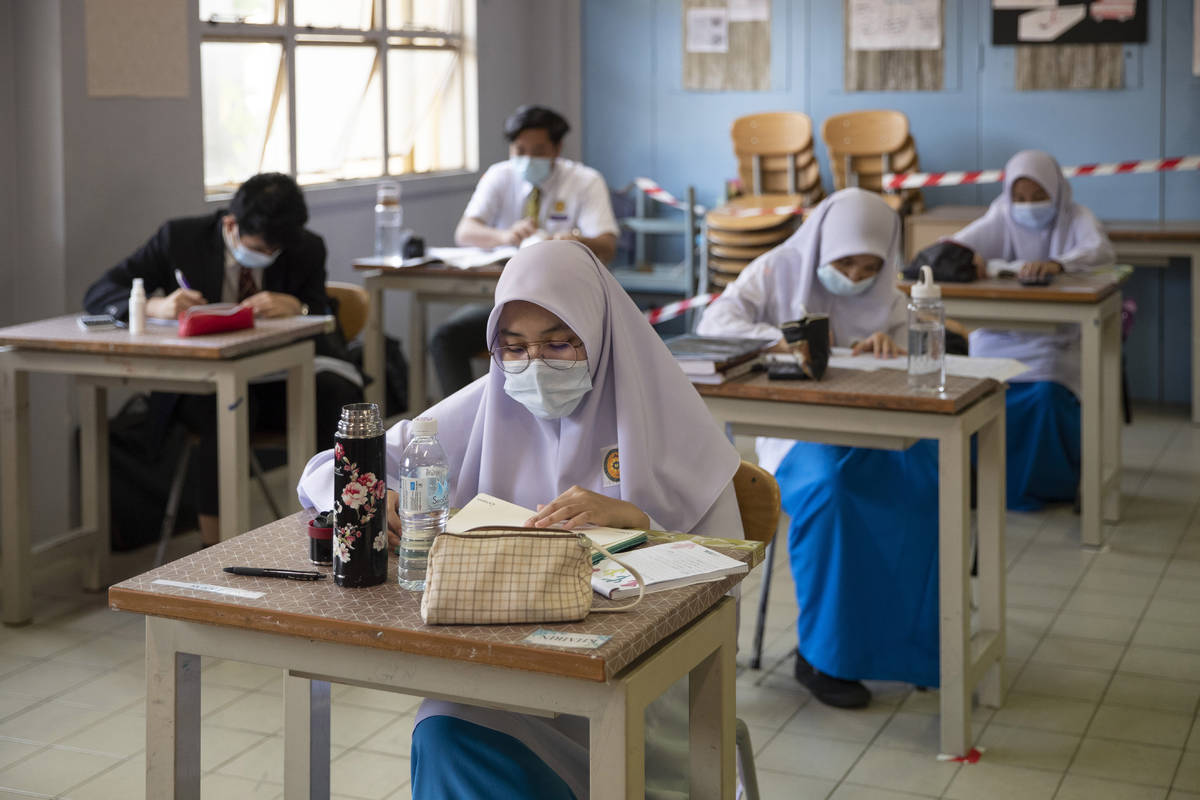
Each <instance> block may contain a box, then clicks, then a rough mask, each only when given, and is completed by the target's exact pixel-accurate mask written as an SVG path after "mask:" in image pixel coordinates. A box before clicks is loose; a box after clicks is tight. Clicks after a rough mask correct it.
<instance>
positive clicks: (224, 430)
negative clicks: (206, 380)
mask: <svg viewBox="0 0 1200 800" xmlns="http://www.w3.org/2000/svg"><path fill="white" fill-rule="evenodd" d="M289 383H290V381H289ZM246 390H247V387H246V379H245V378H244V377H242V376H241V375H238V374H236V373H234V372H232V371H221V372H218V373H217V491H218V494H217V497H218V500H217V504H218V508H219V509H220V513H221V541H225V540H227V539H232V538H233V537H234V536H237V535H238V534H239V533H245V532H246V531H248V530H250V424H249V413H248V411H247V408H246V407H247V405H248V403H249V398H248V397H247V393H246Z"/></svg>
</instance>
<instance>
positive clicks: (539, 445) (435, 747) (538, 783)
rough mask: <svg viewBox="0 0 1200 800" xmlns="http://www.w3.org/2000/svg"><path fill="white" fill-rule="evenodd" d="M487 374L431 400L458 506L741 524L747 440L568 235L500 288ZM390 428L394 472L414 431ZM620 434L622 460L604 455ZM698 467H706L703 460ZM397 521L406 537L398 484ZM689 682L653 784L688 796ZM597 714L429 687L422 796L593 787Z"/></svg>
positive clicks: (417, 777)
mask: <svg viewBox="0 0 1200 800" xmlns="http://www.w3.org/2000/svg"><path fill="white" fill-rule="evenodd" d="M487 341H488V342H490V343H491V353H492V361H491V364H490V369H489V372H488V374H487V375H486V376H484V377H483V378H481V379H480V380H478V381H475V382H474V383H472V384H471V385H470V386H468V387H466V388H465V389H462V390H461V391H459V392H457V393H455V394H453V395H451V396H450V397H448V398H446V399H445V400H443V401H442V402H440V403H438V404H437V405H435V406H434V407H433V408H431V409H429V410H428V411H427V412H425V415H426V416H430V417H433V418H435V419H436V420H437V422H438V437H439V439H441V442H442V446H443V447H444V448H445V450H446V455H447V458H448V461H449V467H450V485H451V498H450V505H451V506H459V507H461V506H463V505H465V504H466V503H467V502H468V501H470V500H471V498H472V497H474V496H475V495H476V494H477V493H479V492H486V493H488V494H492V495H495V496H497V497H500V498H502V499H505V500H509V501H512V502H515V503H517V504H520V505H523V506H526V507H527V508H536V509H537V513H536V514H535V515H534V516H533V518H532V519H530V520H529V521H528V524H529V525H533V526H536V527H551V526H553V527H563V528H578V527H580V526H582V525H585V524H589V523H592V524H599V525H612V526H619V527H633V528H646V527H650V528H658V529H665V530H674V531H688V532H691V533H696V534H702V535H708V536H721V537H732V538H741V537H742V525H741V519H740V516H739V512H738V506H737V498H736V496H735V494H734V491H733V487H732V484H731V481H732V479H733V475H734V473H735V472H736V471H737V467H738V463H739V459H738V455H737V452H736V451H735V450H734V449H733V447H732V446H731V445H730V444H729V442H728V441H726V439H725V437H724V436H723V435H722V434H721V432H720V431H719V430H718V429H717V428H716V426H714V425H713V423H712V418H711V417H710V416H709V414H708V411H707V410H706V409H705V407H704V404H703V402H702V401H701V400H700V397H699V396H698V395H697V394H696V392H695V390H694V389H693V388H692V387H691V385H690V384H689V383H688V382H687V379H686V377H685V376H684V375H683V373H682V372H680V370H679V368H678V367H677V366H676V365H675V363H674V359H673V358H672V357H671V354H670V352H669V351H668V350H667V348H666V346H665V345H663V343H662V340H661V339H659V337H658V336H657V334H655V333H654V330H653V329H652V328H651V327H650V325H649V324H648V323H647V322H646V319H645V317H644V316H642V314H641V312H639V311H638V309H637V307H636V306H635V305H634V303H633V301H632V300H630V298H629V296H628V295H627V294H626V293H625V291H624V290H623V289H622V288H621V286H620V285H619V284H618V283H617V282H616V280H615V279H614V278H613V277H612V275H611V274H610V273H609V272H608V270H607V269H606V268H605V267H604V265H603V264H601V263H600V261H599V260H598V259H597V258H596V257H595V255H594V254H593V253H592V252H591V251H589V250H588V249H587V248H584V247H582V246H580V245H579V244H576V243H572V242H543V243H540V244H536V245H533V246H531V247H528V248H526V249H524V250H522V251H521V252H520V253H519V254H518V255H517V256H515V257H514V258H513V259H512V260H511V261H510V262H509V263H508V266H507V267H506V268H505V270H504V274H503V276H502V277H501V278H500V281H499V284H498V285H497V287H496V306H495V308H494V309H492V311H491V314H490V315H489V318H488V323H487ZM411 431H412V428H411V423H410V422H408V421H403V422H400V423H398V424H397V425H396V426H395V427H393V428H392V429H391V430H390V431H389V432H388V434H387V455H388V475H389V483H392V484H394V480H393V478H394V476H395V475H397V474H399V459H400V457H401V454H402V453H403V452H404V448H405V445H406V444H407V443H408V441H409V438H410V436H411ZM614 448H616V449H617V450H618V452H619V462H620V467H621V468H620V472H619V474H617V475H613V474H612V473H611V471H606V470H605V468H604V463H605V456H606V454H610V453H611V452H612V450H613V449H614ZM698 465H699V466H698ZM297 493H298V496H299V499H300V503H301V505H303V506H305V507H307V508H326V507H328V506H329V505H330V504H331V503H332V495H333V452H332V451H326V452H324V453H320V454H318V455H316V456H315V457H314V458H313V459H312V460H310V461H309V463H308V465H307V467H306V468H305V471H304V476H303V478H302V480H301V482H300V485H299V487H298V489H297ZM388 508H389V512H388V527H389V535H390V536H391V537H392V541H393V543H396V542H398V538H397V537H398V534H399V530H400V522H399V519H398V517H397V514H396V495H395V492H394V491H389V492H388ZM687 698H688V687H687V680H686V679H684V680H683V681H680V682H679V683H677V684H676V685H675V686H673V687H671V688H670V689H668V690H667V692H666V693H665V694H664V695H663V696H662V697H661V698H659V699H658V700H656V701H655V702H653V703H651V705H650V706H649V707H648V708H647V710H646V737H645V739H646V794H645V796H646V797H648V798H658V799H659V800H666V799H667V798H684V797H687V793H688V767H687V760H688V751H687V747H686V741H687ZM587 740H588V724H587V721H586V720H584V719H582V718H578V717H573V716H567V715H559V716H557V717H553V718H547V717H535V716H529V715H525V714H517V713H513V712H507V711H499V710H495V709H488V708H477V707H473V706H467V705H462V704H459V703H452V702H447V701H444V700H426V701H424V702H423V703H422V704H421V708H420V710H419V711H418V712H417V722H416V727H415V729H414V731H413V737H412V751H411V769H412V796H413V798H414V800H426V798H447V797H453V798H459V799H460V800H492V798H507V797H537V798H546V799H547V800H559V799H560V798H561V799H562V800H566V799H567V798H586V797H588V741H587Z"/></svg>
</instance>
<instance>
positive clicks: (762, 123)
mask: <svg viewBox="0 0 1200 800" xmlns="http://www.w3.org/2000/svg"><path fill="white" fill-rule="evenodd" d="M730 136H731V137H732V139H733V152H734V155H736V156H737V159H738V177H739V178H740V179H741V182H742V186H744V187H746V189H747V190H748V192H749V193H750V194H752V195H763V194H771V193H776V194H789V195H800V196H801V197H802V200H801V204H802V205H805V206H810V205H815V204H816V203H818V202H820V201H821V198H822V197H824V196H825V192H824V189H823V188H822V187H821V169H820V166H819V165H818V164H817V158H816V152H815V151H814V149H813V136H812V120H811V119H809V116H808V115H807V114H802V113H800V112H799V111H768V112H765V113H762V114H749V115H747V116H744V117H738V118H737V119H735V120H734V121H733V126H732V127H731V129H730Z"/></svg>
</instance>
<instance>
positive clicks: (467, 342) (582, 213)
mask: <svg viewBox="0 0 1200 800" xmlns="http://www.w3.org/2000/svg"><path fill="white" fill-rule="evenodd" d="M569 130H570V126H569V125H568V124H567V121H566V120H565V119H563V118H562V117H561V116H560V115H558V114H557V113H555V112H554V111H551V110H550V109H548V108H544V107H542V106H534V105H528V106H521V107H520V108H518V109H517V110H516V111H514V112H513V114H512V116H510V117H509V118H508V119H507V120H506V121H505V123H504V138H505V139H507V140H508V155H509V158H508V160H507V161H501V162H499V163H498V164H493V165H492V166H491V167H489V168H488V170H487V171H486V172H485V173H484V174H483V177H481V178H480V179H479V185H478V186H476V187H475V193H474V194H473V195H471V200H470V202H468V203H467V208H466V210H465V211H464V212H463V216H462V219H461V220H460V221H459V223H458V227H457V229H455V232H454V240H455V242H456V243H457V244H458V245H460V246H464V247H484V248H492V247H505V246H520V245H522V244H529V243H532V242H536V241H542V240H544V239H571V240H574V241H578V242H582V243H583V244H584V245H586V246H587V247H588V249H590V250H591V251H592V252H593V253H594V254H595V255H596V257H597V258H598V259H600V262H601V263H603V264H607V263H608V262H609V261H611V260H612V258H613V256H614V255H615V254H616V251H617V233H618V228H617V220H616V218H615V217H614V216H613V212H612V204H611V203H610V202H609V197H608V185H607V184H606V183H605V182H604V177H603V176H602V175H601V174H600V173H599V172H597V171H596V170H594V169H592V168H591V167H587V166H584V165H583V164H580V163H577V162H575V161H572V160H570V159H568V158H563V157H562V155H561V153H562V140H563V137H564V136H566V135H567V131H569ZM488 312H489V309H488V308H487V307H486V306H464V307H463V308H461V309H459V310H458V311H457V312H456V313H455V314H454V315H453V316H452V317H451V318H450V319H449V321H447V322H446V323H445V324H443V325H441V326H440V327H439V328H438V329H437V331H435V332H434V335H433V339H432V341H431V342H430V345H429V349H430V353H431V355H432V356H433V363H434V367H435V368H436V369H437V373H438V381H439V383H440V384H441V387H442V392H443V394H447V395H449V394H452V393H454V392H456V391H458V390H459V389H461V388H462V387H464V386H466V385H467V384H468V383H470V382H471V380H472V373H471V359H472V358H473V357H474V356H475V355H476V354H477V353H479V351H480V350H481V349H482V347H483V346H484V340H483V335H484V328H485V326H486V324H487V318H488Z"/></svg>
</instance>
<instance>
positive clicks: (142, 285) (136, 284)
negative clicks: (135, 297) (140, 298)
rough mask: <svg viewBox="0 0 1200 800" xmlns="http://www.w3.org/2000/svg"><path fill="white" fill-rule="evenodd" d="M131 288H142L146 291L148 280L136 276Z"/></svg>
mask: <svg viewBox="0 0 1200 800" xmlns="http://www.w3.org/2000/svg"><path fill="white" fill-rule="evenodd" d="M131 288H133V289H135V290H136V289H140V290H142V291H143V292H144V291H146V282H145V281H144V280H142V279H141V278H134V279H133V286H132V287H131Z"/></svg>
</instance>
